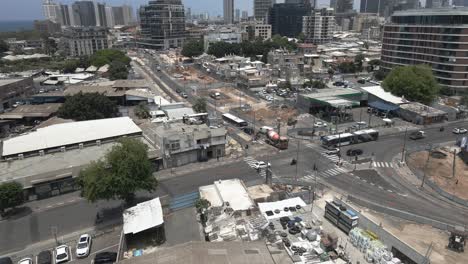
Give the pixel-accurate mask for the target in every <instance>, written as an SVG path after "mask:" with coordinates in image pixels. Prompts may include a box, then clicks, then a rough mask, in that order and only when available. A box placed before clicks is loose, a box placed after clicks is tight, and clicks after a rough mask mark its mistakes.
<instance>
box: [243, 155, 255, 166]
mask: <svg viewBox="0 0 468 264" xmlns="http://www.w3.org/2000/svg"><path fill="white" fill-rule="evenodd" d="M244 161H245V162H246V163H247V165H249V166H250V167H251V168H252V169H254V165H255V163H256V162H258V160H256V159H254V158H253V157H250V156H248V157H244Z"/></svg>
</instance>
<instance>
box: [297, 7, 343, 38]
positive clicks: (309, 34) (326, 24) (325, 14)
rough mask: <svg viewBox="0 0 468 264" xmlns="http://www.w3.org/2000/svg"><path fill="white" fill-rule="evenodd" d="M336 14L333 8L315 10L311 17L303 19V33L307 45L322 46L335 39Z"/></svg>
mask: <svg viewBox="0 0 468 264" xmlns="http://www.w3.org/2000/svg"><path fill="white" fill-rule="evenodd" d="M334 30H335V14H334V10H333V8H322V9H320V10H318V9H317V10H314V11H313V12H312V14H311V15H310V16H304V17H303V25H302V33H304V35H305V42H306V43H314V44H322V43H326V42H330V41H331V40H332V39H333V31H334Z"/></svg>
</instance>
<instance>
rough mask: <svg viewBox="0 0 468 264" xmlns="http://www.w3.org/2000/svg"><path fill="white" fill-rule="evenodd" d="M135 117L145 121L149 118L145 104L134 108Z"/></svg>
mask: <svg viewBox="0 0 468 264" xmlns="http://www.w3.org/2000/svg"><path fill="white" fill-rule="evenodd" d="M135 115H136V116H138V118H141V119H147V118H150V117H151V115H150V111H149V108H148V105H147V104H145V103H140V104H138V105H137V106H136V107H135Z"/></svg>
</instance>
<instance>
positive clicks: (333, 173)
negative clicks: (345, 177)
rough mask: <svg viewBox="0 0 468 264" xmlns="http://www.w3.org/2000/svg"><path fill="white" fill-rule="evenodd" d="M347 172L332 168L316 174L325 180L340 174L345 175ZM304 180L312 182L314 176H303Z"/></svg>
mask: <svg viewBox="0 0 468 264" xmlns="http://www.w3.org/2000/svg"><path fill="white" fill-rule="evenodd" d="M347 172H348V171H346V170H345V169H343V168H332V169H328V170H326V171H322V172H318V173H317V177H319V178H323V179H326V178H329V177H333V176H337V175H340V174H342V173H347ZM304 179H306V180H308V181H314V180H315V176H314V175H306V176H304Z"/></svg>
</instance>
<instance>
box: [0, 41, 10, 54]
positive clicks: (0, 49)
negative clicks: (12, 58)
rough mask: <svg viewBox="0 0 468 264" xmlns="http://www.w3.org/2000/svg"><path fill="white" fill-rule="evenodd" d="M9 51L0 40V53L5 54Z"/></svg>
mask: <svg viewBox="0 0 468 264" xmlns="http://www.w3.org/2000/svg"><path fill="white" fill-rule="evenodd" d="M8 50H9V47H8V44H7V43H6V42H5V41H4V40H2V39H1V40H0V53H5V52H7V51H8Z"/></svg>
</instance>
